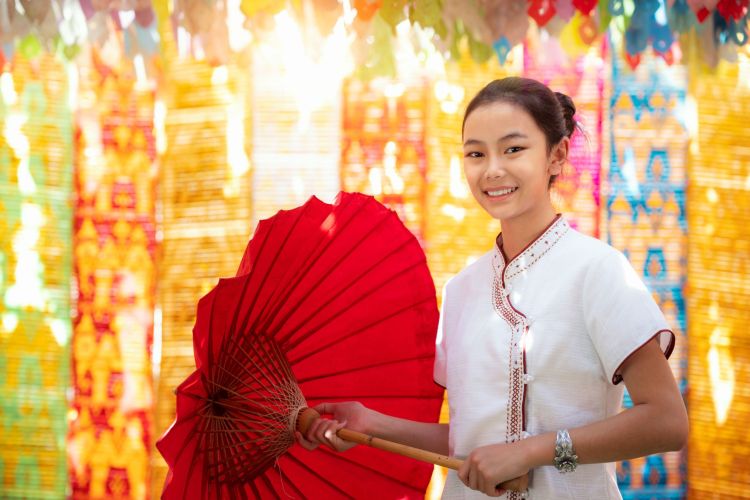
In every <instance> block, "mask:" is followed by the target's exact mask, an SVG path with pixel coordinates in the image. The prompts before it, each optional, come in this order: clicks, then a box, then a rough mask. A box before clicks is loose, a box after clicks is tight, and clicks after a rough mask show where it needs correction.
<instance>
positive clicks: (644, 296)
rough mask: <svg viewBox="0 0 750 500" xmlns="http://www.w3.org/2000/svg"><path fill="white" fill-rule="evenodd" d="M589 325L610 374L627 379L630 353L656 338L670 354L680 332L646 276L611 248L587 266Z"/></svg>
mask: <svg viewBox="0 0 750 500" xmlns="http://www.w3.org/2000/svg"><path fill="white" fill-rule="evenodd" d="M583 311H584V320H585V322H586V328H587V330H588V333H589V336H590V337H591V341H592V342H593V344H594V347H595V348H596V351H597V353H598V354H599V358H600V360H601V362H602V365H603V366H604V369H605V371H606V373H607V376H608V377H609V379H610V380H611V381H612V383H613V384H619V383H620V382H621V381H622V376H621V374H620V368H621V366H622V364H623V363H624V362H625V360H626V359H628V357H629V356H630V355H631V354H633V353H634V352H635V351H637V350H638V349H640V348H641V347H642V346H644V345H645V344H647V343H648V341H649V340H651V339H653V338H656V339H657V340H658V342H659V346H660V347H661V350H662V352H664V355H665V356H666V357H667V358H669V356H670V354H672V350H673V349H674V342H675V336H674V333H673V332H672V330H671V329H670V328H669V325H668V323H667V320H666V319H665V318H664V314H662V312H661V310H660V309H659V306H657V305H656V302H655V301H654V299H653V297H652V296H651V293H650V292H649V291H648V289H647V288H646V285H645V284H644V283H643V280H641V278H640V277H639V276H638V274H637V273H636V272H635V270H634V269H633V266H631V265H630V262H628V260H627V258H626V257H625V256H624V255H623V254H622V253H621V252H619V251H617V250H615V249H610V251H608V252H607V254H606V256H604V257H603V258H600V259H599V260H598V261H597V262H596V263H594V264H593V265H592V266H591V267H590V268H589V269H588V271H587V273H586V277H585V280H584V285H583Z"/></svg>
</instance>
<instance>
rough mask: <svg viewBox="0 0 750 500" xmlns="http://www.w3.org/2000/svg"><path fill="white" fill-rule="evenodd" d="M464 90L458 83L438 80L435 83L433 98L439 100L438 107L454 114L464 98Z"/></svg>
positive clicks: (444, 111)
mask: <svg viewBox="0 0 750 500" xmlns="http://www.w3.org/2000/svg"><path fill="white" fill-rule="evenodd" d="M464 95H465V91H464V88H463V87H461V86H460V85H454V84H452V83H448V82H447V81H445V80H439V81H438V82H437V83H435V98H436V99H437V100H438V101H439V102H440V109H441V110H442V111H443V113H447V114H449V115H452V114H455V113H456V112H457V111H458V109H459V107H460V106H461V102H463V100H464Z"/></svg>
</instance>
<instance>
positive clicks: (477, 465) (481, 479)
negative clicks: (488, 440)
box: [458, 443, 530, 497]
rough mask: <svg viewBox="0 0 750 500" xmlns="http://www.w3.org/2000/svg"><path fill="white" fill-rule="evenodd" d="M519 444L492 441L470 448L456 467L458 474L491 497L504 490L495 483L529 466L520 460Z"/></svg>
mask: <svg viewBox="0 0 750 500" xmlns="http://www.w3.org/2000/svg"><path fill="white" fill-rule="evenodd" d="M518 445H519V443H511V444H492V445H489V446H482V447H480V448H476V449H475V450H474V451H472V452H471V453H470V454H469V456H468V457H466V460H464V463H463V465H461V468H460V469H459V470H458V477H459V478H460V479H461V481H462V482H463V483H464V484H465V485H466V486H468V487H469V488H471V489H473V490H477V491H481V492H482V493H484V494H485V495H489V496H491V497H499V496H500V495H502V494H503V493H505V490H502V489H498V488H497V485H499V484H500V483H504V482H505V481H508V480H511V479H515V478H517V477H520V476H523V475H525V474H527V473H528V472H529V468H530V467H529V466H528V465H526V464H525V461H524V460H523V456H524V455H523V454H522V453H521V449H520V447H519V446H518Z"/></svg>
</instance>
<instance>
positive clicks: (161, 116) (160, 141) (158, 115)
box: [154, 99, 167, 155]
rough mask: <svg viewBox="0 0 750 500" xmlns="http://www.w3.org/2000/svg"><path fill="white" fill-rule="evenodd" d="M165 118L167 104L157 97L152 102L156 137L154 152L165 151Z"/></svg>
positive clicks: (160, 152) (161, 152)
mask: <svg viewBox="0 0 750 500" xmlns="http://www.w3.org/2000/svg"><path fill="white" fill-rule="evenodd" d="M166 118H167V106H166V105H165V104H164V101H162V100H161V99H157V100H156V101H155V102H154V135H155V139H156V152H157V153H159V154H160V155H161V154H164V153H165V152H166V151H167V133H166V131H165V128H164V124H165V121H166Z"/></svg>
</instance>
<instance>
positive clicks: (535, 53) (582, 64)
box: [524, 38, 605, 237]
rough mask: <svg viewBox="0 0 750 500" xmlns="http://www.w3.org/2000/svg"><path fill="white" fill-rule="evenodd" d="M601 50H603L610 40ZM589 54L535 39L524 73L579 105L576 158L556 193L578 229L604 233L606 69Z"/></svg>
mask: <svg viewBox="0 0 750 500" xmlns="http://www.w3.org/2000/svg"><path fill="white" fill-rule="evenodd" d="M597 49H598V51H599V54H600V55H601V54H603V53H604V51H605V46H604V43H602V44H601V45H600V46H599V47H598V48H597ZM589 57H590V56H587V55H580V56H572V55H568V54H566V53H565V51H564V50H563V48H562V46H561V43H560V41H559V40H557V39H552V38H549V39H547V40H541V39H539V38H537V39H534V40H530V41H529V43H528V44H527V45H526V46H525V47H524V76H527V77H529V78H534V79H537V80H539V81H541V82H543V83H545V84H546V85H548V86H549V87H550V88H552V89H553V90H554V91H557V92H563V93H565V94H567V95H568V96H570V97H571V99H573V102H574V103H575V104H576V109H577V113H576V117H575V118H576V120H577V121H578V122H579V123H580V125H581V127H582V128H583V132H582V131H581V130H576V131H575V132H574V135H573V138H572V141H571V148H570V152H569V160H570V161H569V163H568V165H566V167H565V169H564V171H563V173H562V175H560V176H559V177H558V178H557V180H556V181H555V185H554V189H553V198H554V201H555V205H556V206H557V208H558V210H560V211H561V212H564V213H565V214H566V216H567V217H569V220H570V221H571V224H572V225H573V226H574V227H575V228H576V229H578V230H581V231H583V232H585V233H587V234H589V235H591V236H594V237H598V236H599V204H600V200H599V198H600V182H601V175H600V171H601V153H602V118H603V115H604V113H603V102H604V99H603V97H604V96H603V92H604V72H603V69H602V68H601V67H598V68H597V66H596V65H592V64H590V63H589V62H588V61H589V59H588V58H589ZM584 134H585V135H584Z"/></svg>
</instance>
